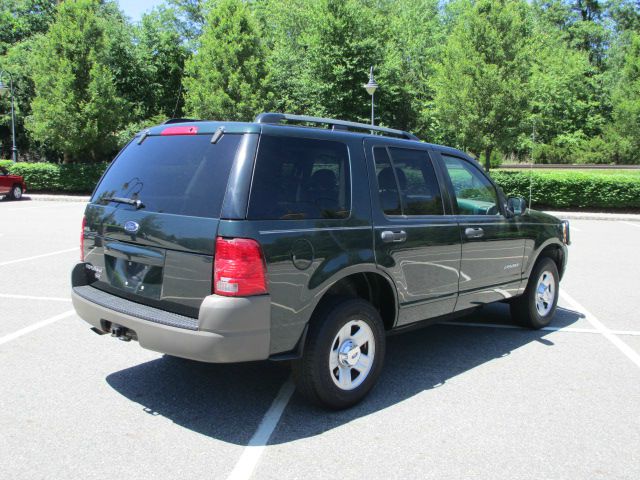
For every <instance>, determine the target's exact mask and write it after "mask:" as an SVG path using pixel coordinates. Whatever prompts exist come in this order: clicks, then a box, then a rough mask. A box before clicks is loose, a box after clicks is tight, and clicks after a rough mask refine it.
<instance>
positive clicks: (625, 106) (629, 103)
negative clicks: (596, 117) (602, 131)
mask: <svg viewBox="0 0 640 480" xmlns="http://www.w3.org/2000/svg"><path fill="white" fill-rule="evenodd" d="M628 38H629V40H628V44H627V46H626V49H625V50H626V54H625V56H624V64H623V67H622V70H621V71H620V77H619V79H618V83H617V84H616V86H615V88H614V89H613V92H612V95H611V97H612V98H611V100H612V104H613V112H612V117H613V124H612V126H611V128H610V129H609V130H608V132H607V133H608V135H607V136H608V140H609V142H610V143H612V144H614V145H615V150H616V155H615V160H617V161H619V162H623V163H638V162H639V161H640V155H639V154H638V152H640V34H639V33H636V32H630V33H629V37H628Z"/></svg>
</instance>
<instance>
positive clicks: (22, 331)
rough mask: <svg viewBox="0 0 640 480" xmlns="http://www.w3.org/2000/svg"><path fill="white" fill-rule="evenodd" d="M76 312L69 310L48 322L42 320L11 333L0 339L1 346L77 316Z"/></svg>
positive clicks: (48, 319) (49, 319) (47, 320)
mask: <svg viewBox="0 0 640 480" xmlns="http://www.w3.org/2000/svg"><path fill="white" fill-rule="evenodd" d="M75 313H76V311H75V310H69V311H66V312H64V313H61V314H60V315H56V316H55V317H51V318H47V319H46V320H42V321H40V322H37V323H34V324H33V325H29V326H28V327H25V328H22V329H20V330H18V331H17V332H13V333H10V334H9V335H5V336H4V337H0V345H3V344H5V343H7V342H10V341H11V340H15V339H16V338H19V337H22V336H23V335H26V334H27V333H31V332H33V331H35V330H38V329H39V328H42V327H46V326H47V325H51V324H52V323H55V322H57V321H58V320H62V319H63V318H67V317H70V316H71V315H75Z"/></svg>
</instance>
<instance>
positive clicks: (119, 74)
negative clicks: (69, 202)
mask: <svg viewBox="0 0 640 480" xmlns="http://www.w3.org/2000/svg"><path fill="white" fill-rule="evenodd" d="M639 35H640V2H639V1H638V0H445V1H441V0H286V1H282V0H167V2H166V3H165V5H164V6H162V7H159V8H156V9H154V10H152V11H151V12H150V13H148V14H146V15H145V16H143V18H142V20H141V21H140V22H138V23H135V24H134V23H132V22H131V21H130V20H128V19H127V18H126V17H124V15H123V14H122V13H121V12H120V11H119V10H118V6H117V3H116V2H115V0H74V1H65V2H59V1H56V0H4V1H3V2H2V3H1V4H0V69H6V70H9V71H10V72H11V73H12V76H13V78H14V83H15V99H16V111H17V133H18V135H17V137H18V147H19V149H20V152H21V154H22V158H26V157H25V156H24V153H25V152H26V151H29V152H31V153H32V154H33V156H35V157H38V156H39V157H41V158H42V157H45V158H47V159H50V160H57V159H60V158H62V157H63V156H64V158H66V159H67V160H75V161H98V160H105V159H109V158H110V157H111V156H112V155H113V154H114V152H115V151H116V150H117V148H119V147H120V146H121V145H122V144H123V142H126V139H127V138H128V137H130V136H131V135H132V134H133V133H134V132H135V131H136V130H138V129H141V128H146V126H148V125H151V124H153V123H157V122H160V121H162V120H163V119H165V118H167V117H170V116H182V115H193V116H198V117H202V118H216V119H229V120H250V119H252V118H253V116H254V115H255V114H256V113H259V112H260V111H264V110H280V111H288V112H292V113H301V114H302V113H303V114H309V115H322V116H334V117H340V118H344V119H347V120H357V121H364V122H368V121H369V118H370V106H371V103H370V102H371V97H370V96H369V95H368V94H367V93H366V92H365V90H364V88H363V84H364V83H366V82H367V80H368V71H369V67H370V66H371V65H373V66H374V67H375V75H376V80H377V81H378V84H379V86H380V87H379V89H378V90H377V91H376V94H375V105H376V123H379V124H382V125H385V126H390V127H395V128H401V129H405V130H410V131H414V132H416V133H417V134H418V135H419V136H420V137H422V138H424V139H426V140H428V141H432V142H440V143H446V144H450V145H454V146H457V147H460V148H463V149H465V150H467V151H468V152H470V153H472V154H473V155H476V156H477V157H481V156H483V157H485V158H486V159H494V160H495V159H500V158H510V159H517V160H529V159H530V158H531V157H533V159H534V160H535V161H537V162H543V163H547V162H549V163H557V162H591V163H593V162H598V163H609V162H621V163H634V162H635V163H640V155H639V154H638V153H637V152H638V149H639V147H640V143H639V142H640V141H639V140H638V138H640V130H639V126H638V122H639V120H638V118H639V115H640V107H639V106H638V105H639V102H640V87H639V85H638V73H637V72H638V68H639V67H638V55H639V54H638V50H639V48H640V47H638V36H639ZM8 112H9V103H8V99H7V98H6V97H5V98H2V99H0V143H1V144H2V152H1V153H3V154H5V155H6V152H7V151H8V148H7V146H8V145H10V128H9V126H10V116H9V114H8Z"/></svg>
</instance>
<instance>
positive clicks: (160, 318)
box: [73, 285, 198, 330]
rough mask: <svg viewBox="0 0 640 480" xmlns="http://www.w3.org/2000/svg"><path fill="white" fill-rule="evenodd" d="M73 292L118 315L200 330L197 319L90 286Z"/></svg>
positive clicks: (75, 288)
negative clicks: (122, 314)
mask: <svg viewBox="0 0 640 480" xmlns="http://www.w3.org/2000/svg"><path fill="white" fill-rule="evenodd" d="M73 291H74V292H75V293H76V294H77V295H79V296H80V297H82V298H84V299H85V300H89V301H90V302H93V303H95V304H97V305H100V306H102V307H105V308H108V309H109V310H113V311H115V312H118V313H124V314H125V315H131V316H132V317H137V318H140V319H142V320H147V321H149V322H154V323H159V324H160V325H167V326H169V327H176V328H185V329H187V330H198V319H197V318H191V317H185V316H184V315H179V314H177V313H172V312H167V311H164V310H160V309H158V308H153V307H149V306H148V305H141V304H139V303H136V302H132V301H130V300H127V299H125V298H120V297H116V296H115V295H111V294H110V293H107V292H103V291H102V290H98V289H97V288H93V287H91V286H89V285H85V286H82V287H73Z"/></svg>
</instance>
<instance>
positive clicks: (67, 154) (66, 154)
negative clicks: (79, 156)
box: [62, 152, 71, 165]
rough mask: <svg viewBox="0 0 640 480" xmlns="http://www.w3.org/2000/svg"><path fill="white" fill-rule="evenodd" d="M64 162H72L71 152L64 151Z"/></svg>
mask: <svg viewBox="0 0 640 480" xmlns="http://www.w3.org/2000/svg"><path fill="white" fill-rule="evenodd" d="M62 163H64V164H65V165H66V164H67V163H71V155H70V154H69V152H64V153H63V154H62Z"/></svg>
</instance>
